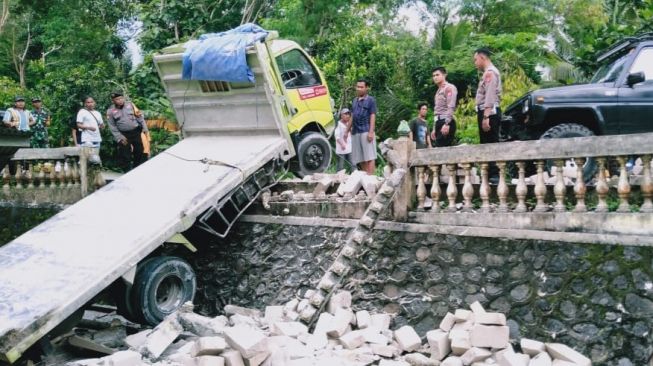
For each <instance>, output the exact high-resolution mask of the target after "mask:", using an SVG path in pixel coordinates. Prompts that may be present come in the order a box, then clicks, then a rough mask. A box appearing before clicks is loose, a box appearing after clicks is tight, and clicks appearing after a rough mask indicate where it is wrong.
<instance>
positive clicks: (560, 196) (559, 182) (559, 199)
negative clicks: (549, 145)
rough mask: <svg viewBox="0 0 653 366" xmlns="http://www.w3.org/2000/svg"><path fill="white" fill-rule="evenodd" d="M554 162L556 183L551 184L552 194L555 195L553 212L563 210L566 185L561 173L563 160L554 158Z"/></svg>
mask: <svg viewBox="0 0 653 366" xmlns="http://www.w3.org/2000/svg"><path fill="white" fill-rule="evenodd" d="M554 164H555V172H556V183H555V185H554V186H553V194H554V195H555V197H556V204H555V207H554V208H553V210H554V211H555V212H565V211H566V207H565V196H566V195H567V185H566V184H565V177H564V176H563V175H562V172H563V169H564V166H565V161H564V160H556V161H555V162H554Z"/></svg>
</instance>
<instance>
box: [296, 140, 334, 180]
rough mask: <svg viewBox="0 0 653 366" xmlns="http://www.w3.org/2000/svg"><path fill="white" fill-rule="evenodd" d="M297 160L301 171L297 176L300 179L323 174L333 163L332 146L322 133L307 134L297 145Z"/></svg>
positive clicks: (298, 171) (297, 172)
mask: <svg viewBox="0 0 653 366" xmlns="http://www.w3.org/2000/svg"><path fill="white" fill-rule="evenodd" d="M297 159H298V160H299V169H298V170H297V171H296V172H295V174H297V175H298V176H299V177H304V176H306V175H311V174H315V173H321V172H323V171H325V170H326V169H327V168H328V167H329V164H330V163H331V145H330V144H329V141H328V140H327V139H326V137H324V136H323V135H322V134H321V133H318V132H308V133H305V134H303V135H302V136H301V137H300V140H299V144H297Z"/></svg>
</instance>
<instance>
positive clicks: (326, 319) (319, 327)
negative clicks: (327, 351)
mask: <svg viewBox="0 0 653 366" xmlns="http://www.w3.org/2000/svg"><path fill="white" fill-rule="evenodd" d="M334 320H335V317H334V316H333V315H331V314H329V313H322V314H320V317H319V318H318V319H317V323H316V324H315V329H314V330H313V334H320V333H323V334H326V333H327V332H328V331H329V330H331V327H332V326H333V322H334Z"/></svg>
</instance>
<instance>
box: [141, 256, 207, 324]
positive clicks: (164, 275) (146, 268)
mask: <svg viewBox="0 0 653 366" xmlns="http://www.w3.org/2000/svg"><path fill="white" fill-rule="evenodd" d="M196 288H197V284H196V280H195V272H194V271H193V268H192V267H191V266H190V264H188V262H186V261H185V260H183V259H181V258H179V257H172V256H163V257H156V258H152V259H150V260H148V261H146V262H144V264H143V265H142V266H139V268H138V271H137V272H136V278H135V280H134V285H133V286H132V301H133V304H134V308H133V311H134V313H136V315H137V316H138V318H139V319H140V320H141V321H142V322H144V323H146V324H149V325H157V324H158V323H160V322H161V321H162V320H163V319H164V318H165V317H166V316H168V315H169V314H172V313H173V312H175V311H176V310H177V309H178V308H179V307H181V305H183V304H184V303H185V302H186V301H192V300H193V297H194V296H195V289H196Z"/></svg>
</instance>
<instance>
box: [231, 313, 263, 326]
mask: <svg viewBox="0 0 653 366" xmlns="http://www.w3.org/2000/svg"><path fill="white" fill-rule="evenodd" d="M229 322H230V323H231V325H233V326H236V325H248V326H250V327H253V328H258V326H259V324H258V322H257V321H256V319H254V318H252V317H251V316H247V315H241V314H234V315H232V316H230V317H229Z"/></svg>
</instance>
